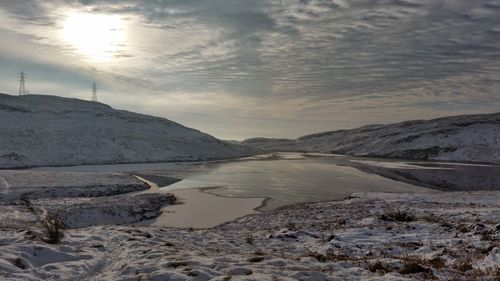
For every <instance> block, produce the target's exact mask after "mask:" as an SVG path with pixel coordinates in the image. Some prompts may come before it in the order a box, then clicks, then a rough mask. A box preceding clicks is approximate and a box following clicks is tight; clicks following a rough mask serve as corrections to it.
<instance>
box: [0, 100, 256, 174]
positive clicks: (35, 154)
mask: <svg viewBox="0 0 500 281" xmlns="http://www.w3.org/2000/svg"><path fill="white" fill-rule="evenodd" d="M0 120H1V122H0V136H1V138H0V168H4V169H5V168H20V167H31V166H60V165H83V164H106V163H137V162H165V161H194V160H200V159H226V158H236V157H242V156H247V155H250V154H253V152H254V150H253V149H251V148H249V147H243V146H241V145H235V144H230V143H227V142H223V141H221V140H218V139H216V138H214V137H212V136H210V135H207V134H205V133H202V132H200V131H197V130H194V129H190V128H187V127H184V126H182V125H180V124H177V123H175V122H172V121H170V120H167V119H164V118H158V117H153V116H147V115H142V114H137V113H133V112H128V111H122V110H115V109H113V108H111V107H109V106H107V105H105V104H101V103H95V102H88V101H83V100H77V99H68V98H62V97H56V96H41V95H26V96H9V95H5V94H0Z"/></svg>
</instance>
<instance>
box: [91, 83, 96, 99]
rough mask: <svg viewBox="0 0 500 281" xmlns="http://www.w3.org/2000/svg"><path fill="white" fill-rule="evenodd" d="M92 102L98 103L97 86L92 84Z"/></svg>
mask: <svg viewBox="0 0 500 281" xmlns="http://www.w3.org/2000/svg"><path fill="white" fill-rule="evenodd" d="M92 101H93V102H97V84H96V83H95V82H94V84H92Z"/></svg>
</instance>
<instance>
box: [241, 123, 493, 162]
mask: <svg viewBox="0 0 500 281" xmlns="http://www.w3.org/2000/svg"><path fill="white" fill-rule="evenodd" d="M499 125H500V113H496V114H478V115H463V116H452V117H445V118H439V119H433V120H417V121H407V122H402V123H397V124H391V125H371V126H365V127H361V128H358V129H353V130H339V131H332V132H324V133H319V134H313V135H307V136H303V137H301V138H298V139H296V140H289V139H266V138H253V139H248V140H245V141H243V142H242V144H244V145H247V146H251V147H254V148H258V149H261V150H263V151H299V152H302V151H304V152H306V151H307V152H326V153H340V154H348V155H356V156H377V157H389V158H402V159H413V160H431V159H432V160H445V161H466V162H468V161H471V162H489V163H500V126H499Z"/></svg>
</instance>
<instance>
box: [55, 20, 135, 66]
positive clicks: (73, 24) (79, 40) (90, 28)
mask: <svg viewBox="0 0 500 281" xmlns="http://www.w3.org/2000/svg"><path fill="white" fill-rule="evenodd" d="M62 30H63V32H62V36H63V40H64V41H65V42H66V43H68V44H69V45H71V46H72V47H73V48H74V49H75V50H76V51H77V52H78V53H79V54H81V55H83V56H85V57H86V58H87V59H90V60H93V61H95V62H107V61H110V60H112V59H113V58H114V57H115V55H116V53H117V52H118V51H119V50H120V48H121V47H122V46H123V45H124V43H125V31H124V28H123V20H122V19H121V18H120V17H119V16H115V15H106V14H92V13H70V14H69V15H68V17H67V18H66V20H65V21H64V23H63V29H62Z"/></svg>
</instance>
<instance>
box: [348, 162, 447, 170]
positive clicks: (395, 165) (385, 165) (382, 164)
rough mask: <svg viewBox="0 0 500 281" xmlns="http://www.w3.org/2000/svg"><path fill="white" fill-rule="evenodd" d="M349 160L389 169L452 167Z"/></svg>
mask: <svg viewBox="0 0 500 281" xmlns="http://www.w3.org/2000/svg"><path fill="white" fill-rule="evenodd" d="M350 161H351V162H355V163H361V164H366V165H371V166H376V167H383V168H389V169H423V170H446V169H452V168H444V167H425V166H418V165H412V164H409V163H403V162H385V161H372V160H350Z"/></svg>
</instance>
